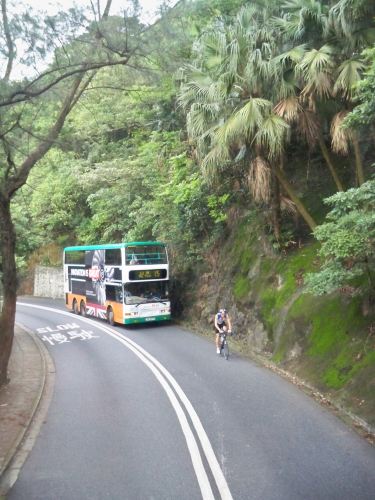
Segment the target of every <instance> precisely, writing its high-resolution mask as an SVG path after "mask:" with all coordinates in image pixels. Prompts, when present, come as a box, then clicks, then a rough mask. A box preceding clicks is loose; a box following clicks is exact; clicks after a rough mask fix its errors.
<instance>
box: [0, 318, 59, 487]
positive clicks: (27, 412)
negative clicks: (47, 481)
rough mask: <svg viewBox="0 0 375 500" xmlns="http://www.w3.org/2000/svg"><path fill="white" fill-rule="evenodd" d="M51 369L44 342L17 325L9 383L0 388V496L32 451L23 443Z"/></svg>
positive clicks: (31, 427) (30, 428)
mask: <svg viewBox="0 0 375 500" xmlns="http://www.w3.org/2000/svg"><path fill="white" fill-rule="evenodd" d="M51 372H54V366H53V362H52V361H51V359H50V356H49V353H48V351H47V349H46V347H45V346H44V344H43V343H42V342H41V341H40V340H39V338H38V337H37V336H36V335H35V334H33V333H32V332H31V331H30V330H29V329H28V328H27V327H25V326H23V325H20V324H16V326H15V334H14V341H13V348H12V354H11V357H10V360H9V376H10V382H9V383H8V384H7V385H6V386H4V387H3V388H1V390H0V430H1V433H0V450H1V453H0V455H1V456H0V495H5V494H6V492H7V491H8V490H9V488H10V487H11V486H12V485H13V483H14V481H15V479H16V477H17V475H18V472H19V470H20V468H21V466H22V465H23V463H24V461H25V460H26V458H27V454H28V453H29V451H30V450H31V447H30V443H29V446H26V447H25V442H27V439H28V435H29V434H33V432H32V429H33V423H34V420H35V417H36V414H37V412H38V409H39V407H40V406H41V401H42V399H43V397H44V395H45V394H46V387H47V385H48V384H47V379H48V378H49V374H50V373H51ZM39 428H40V426H39V427H38V431H39ZM34 434H35V432H34ZM36 435H37V434H36ZM36 435H35V436H34V437H33V439H32V442H33V443H34V441H35V439H36ZM17 455H18V457H17ZM21 457H22V458H21ZM14 462H16V463H14Z"/></svg>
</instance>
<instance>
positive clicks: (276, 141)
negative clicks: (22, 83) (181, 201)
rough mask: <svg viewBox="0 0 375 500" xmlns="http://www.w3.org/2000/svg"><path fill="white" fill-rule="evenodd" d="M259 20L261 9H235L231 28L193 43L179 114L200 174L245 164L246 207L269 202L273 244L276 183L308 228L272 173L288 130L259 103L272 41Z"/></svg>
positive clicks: (270, 77) (269, 72) (270, 74)
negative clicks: (194, 57)
mask: <svg viewBox="0 0 375 500" xmlns="http://www.w3.org/2000/svg"><path fill="white" fill-rule="evenodd" d="M267 17H268V18H269V17H270V13H269V12H267V11H266V10H265V9H256V8H255V7H250V8H247V9H242V10H241V11H240V13H239V15H238V17H237V19H236V21H235V23H234V24H233V25H230V26H224V25H220V24H219V25H216V26H215V30H214V31H213V32H209V33H207V34H205V35H204V36H203V37H201V39H200V41H199V44H196V50H197V56H198V57H197V60H196V64H195V66H194V67H193V68H192V67H190V68H187V72H185V76H186V80H185V82H184V84H183V85H182V87H181V91H180V97H179V101H180V104H181V105H182V106H183V107H184V108H185V109H186V110H187V116H188V118H187V120H188V131H189V137H190V138H191V139H192V140H193V141H194V142H195V144H196V147H197V149H198V151H199V157H200V158H201V160H202V161H201V165H202V169H203V171H204V172H205V174H206V175H207V176H208V177H210V178H213V177H214V176H215V173H216V172H217V171H218V170H220V169H223V168H227V167H228V166H232V167H233V166H235V165H236V164H238V163H239V162H240V161H246V162H247V164H248V169H249V175H248V179H249V183H250V191H251V192H252V194H253V197H254V199H255V200H256V201H262V202H266V203H268V202H269V200H270V198H271V199H272V210H273V213H274V215H273V220H274V229H275V234H276V237H277V238H278V236H279V233H280V229H279V228H278V227H276V226H277V225H278V224H277V222H276V221H277V220H278V219H279V216H278V215H277V212H278V211H279V208H280V195H279V187H278V184H279V183H280V184H281V185H282V186H283V188H284V190H285V191H286V192H287V193H288V195H289V196H290V197H291V198H292V200H293V201H294V203H295V204H296V206H297V209H298V210H299V211H300V213H301V215H302V216H303V217H304V219H305V221H306V222H307V224H308V225H309V226H310V227H311V228H313V227H314V226H315V222H314V221H313V219H312V217H311V216H310V214H309V213H308V212H307V210H306V208H305V207H304V206H303V204H302V203H301V201H300V200H299V199H298V197H297V195H296V194H295V192H294V190H293V188H292V186H291V184H290V183H289V182H288V180H287V178H286V176H285V174H284V172H283V171H282V168H280V165H279V163H280V158H281V156H282V150H283V145H284V142H285V140H286V134H287V132H288V130H289V126H288V124H287V123H286V121H285V120H283V119H282V118H281V117H280V116H277V114H276V113H274V112H273V111H272V108H273V102H272V101H271V100H269V99H267V98H265V97H267V95H269V96H271V95H272V93H273V87H274V75H275V68H274V67H273V64H274V63H273V55H274V54H275V52H276V51H277V50H278V49H277V39H276V33H273V32H272V31H270V30H269V29H267V28H266V26H267V23H266V19H267ZM271 180H273V182H271ZM270 186H272V189H270ZM270 190H271V191H272V195H271V196H270Z"/></svg>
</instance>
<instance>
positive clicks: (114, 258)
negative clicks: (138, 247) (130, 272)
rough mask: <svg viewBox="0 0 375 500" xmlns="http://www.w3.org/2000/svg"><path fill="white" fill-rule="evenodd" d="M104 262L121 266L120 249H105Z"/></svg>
mask: <svg viewBox="0 0 375 500" xmlns="http://www.w3.org/2000/svg"><path fill="white" fill-rule="evenodd" d="M105 263H106V264H107V265H110V266H121V250H120V249H117V248H116V249H110V250H106V251H105Z"/></svg>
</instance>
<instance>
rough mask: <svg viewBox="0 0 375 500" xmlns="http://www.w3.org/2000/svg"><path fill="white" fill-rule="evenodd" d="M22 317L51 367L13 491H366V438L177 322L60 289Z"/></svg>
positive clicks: (241, 494)
mask: <svg viewBox="0 0 375 500" xmlns="http://www.w3.org/2000/svg"><path fill="white" fill-rule="evenodd" d="M17 321H18V322H19V323H21V324H22V325H25V326H27V327H28V328H29V330H31V331H32V332H33V334H35V335H38V337H39V338H40V339H41V340H42V341H43V342H44V345H45V346H46V347H47V349H48V351H49V353H50V355H51V356H52V358H53V360H54V364H55V368H56V374H55V386H54V392H53V397H52V400H51V403H50V406H49V410H48V414H47V417H46V419H45V422H44V423H43V425H42V428H41V431H40V433H39V435H38V438H37V440H36V442H35V445H34V447H33V449H32V451H31V453H30V454H29V456H28V458H27V460H26V462H25V464H24V466H23V468H22V470H21V472H20V474H19V477H18V479H17V481H16V483H15V484H14V486H13V488H12V489H11V491H10V493H9V495H8V497H7V498H8V499H9V500H23V499H25V500H34V499H38V500H42V499H43V500H48V499H51V500H59V499H61V500H75V499H77V500H78V499H80V500H82V499H90V500H94V499H98V500H103V499H106V498H108V499H125V500H127V499H129V500H136V499H139V500H145V499H150V500H151V499H171V500H184V499H186V500H193V499H200V498H204V499H214V498H215V499H220V498H221V499H228V500H230V499H234V500H242V499H249V500H250V499H251V500H253V499H254V500H255V499H262V500H297V499H298V500H299V499H304V500H306V499H311V500H317V499H329V500H334V499H339V500H353V499H355V500H360V499H369V500H370V499H371V500H373V499H374V498H375V449H374V448H373V447H372V446H371V445H370V444H369V443H367V442H366V441H365V440H364V439H362V438H361V437H360V436H358V435H357V434H356V433H354V432H353V431H352V430H351V429H350V428H348V427H347V426H346V425H345V424H344V423H343V422H342V421H340V420H339V419H338V418H337V417H335V416H334V415H333V414H331V413H330V412H329V411H328V410H326V409H324V408H322V407H321V406H319V405H318V404H317V403H316V402H315V401H314V400H312V399H311V398H309V397H308V396H307V395H306V394H304V393H303V392H302V391H300V390H299V389H298V388H297V387H295V386H294V385H292V384H290V383H288V382H287V381H286V380H284V379H282V378H280V377H279V376H277V375H276V374H274V373H272V372H270V371H268V370H267V369H265V368H263V367H261V366H258V365H257V364H254V363H253V362H250V361H249V360H246V359H242V358H241V357H239V356H236V355H232V356H231V357H230V359H229V361H225V360H224V359H223V358H222V357H219V356H217V355H216V350H215V346H214V339H212V342H209V341H208V340H207V339H204V338H201V337H198V336H196V335H194V334H192V333H190V332H187V331H185V330H183V329H181V328H179V327H177V326H174V325H173V324H163V325H159V326H155V325H153V326H150V325H146V326H136V327H132V328H125V327H123V326H115V327H110V326H109V325H107V324H106V323H105V322H104V321H101V320H94V319H88V318H82V317H81V316H77V315H73V314H72V313H70V312H69V311H67V310H66V309H65V307H64V304H63V303H62V302H61V301H56V300H54V301H53V300H37V299H27V300H26V299H20V301H19V303H18V306H17Z"/></svg>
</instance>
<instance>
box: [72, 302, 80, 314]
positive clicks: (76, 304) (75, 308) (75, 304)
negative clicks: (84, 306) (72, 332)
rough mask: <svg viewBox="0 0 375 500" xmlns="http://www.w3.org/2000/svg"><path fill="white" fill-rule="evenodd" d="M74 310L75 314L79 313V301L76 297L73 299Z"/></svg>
mask: <svg viewBox="0 0 375 500" xmlns="http://www.w3.org/2000/svg"><path fill="white" fill-rule="evenodd" d="M73 312H74V314H79V310H78V302H77V301H76V299H74V300H73Z"/></svg>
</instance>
